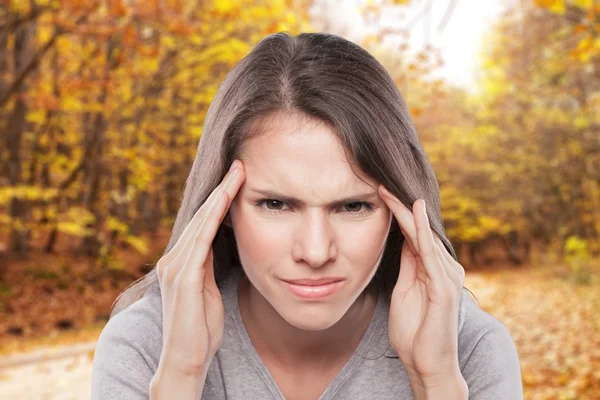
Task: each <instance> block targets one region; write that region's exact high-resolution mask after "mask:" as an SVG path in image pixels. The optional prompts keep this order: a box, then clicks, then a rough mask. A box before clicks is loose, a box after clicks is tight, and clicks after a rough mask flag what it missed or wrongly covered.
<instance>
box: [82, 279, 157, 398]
mask: <svg viewBox="0 0 600 400" xmlns="http://www.w3.org/2000/svg"><path fill="white" fill-rule="evenodd" d="M161 351H162V303H161V298H160V290H159V288H158V287H155V288H150V289H149V290H148V292H147V293H146V294H145V295H144V296H143V297H142V298H140V299H138V300H137V301H135V302H134V303H132V304H131V305H129V306H128V307H127V308H125V309H124V310H122V311H121V312H119V313H118V314H116V315H114V316H113V317H112V318H111V319H109V321H108V322H107V323H106V325H105V326H104V328H103V329H102V332H101V333H100V336H99V337H98V342H97V344H96V350H95V352H94V361H93V370H92V399H109V398H121V399H138V398H140V399H141V398H147V395H148V389H149V384H150V380H151V379H152V377H153V376H154V373H155V371H156V369H157V367H158V362H159V360H160V354H161ZM144 396H146V397H144Z"/></svg>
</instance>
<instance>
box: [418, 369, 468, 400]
mask: <svg viewBox="0 0 600 400" xmlns="http://www.w3.org/2000/svg"><path fill="white" fill-rule="evenodd" d="M408 378H409V382H410V387H411V389H412V393H413V399H414V400H468V398H469V388H468V386H467V382H466V381H465V379H464V378H463V377H462V375H461V374H460V373H454V374H452V375H450V376H448V377H439V378H429V380H426V379H424V378H422V377H421V376H419V375H417V374H416V373H410V372H409V373H408Z"/></svg>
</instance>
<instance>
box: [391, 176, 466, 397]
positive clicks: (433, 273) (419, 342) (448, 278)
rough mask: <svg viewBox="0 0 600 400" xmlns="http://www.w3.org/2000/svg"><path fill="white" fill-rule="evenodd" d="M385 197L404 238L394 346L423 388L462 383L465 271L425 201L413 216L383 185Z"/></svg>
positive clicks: (394, 305)
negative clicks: (461, 312)
mask: <svg viewBox="0 0 600 400" xmlns="http://www.w3.org/2000/svg"><path fill="white" fill-rule="evenodd" d="M380 193H381V194H382V195H383V196H382V198H383V200H384V201H385V203H386V204H387V206H388V208H389V209H390V210H391V211H392V213H393V214H394V216H395V217H396V220H397V221H398V225H399V226H400V229H401V230H402V234H403V235H404V237H405V241H404V245H403V247H402V255H401V261H400V274H399V276H398V282H397V283H396V286H395V288H394V290H393V292H392V298H391V304H390V312H389V329H388V335H389V339H390V343H391V345H392V347H393V348H394V350H396V352H397V353H398V356H399V357H400V360H401V361H402V363H403V365H404V367H405V369H406V371H407V373H408V374H409V378H411V379H420V382H419V385H423V388H424V389H427V388H429V387H434V386H439V385H443V384H445V383H448V382H450V381H451V380H452V379H459V380H460V379H462V376H461V375H460V368H459V365H458V310H459V305H460V298H461V295H462V288H463V283H464V277H465V270H464V268H463V267H462V265H460V264H459V263H458V262H457V261H455V260H454V259H453V258H452V256H451V255H450V254H449V253H448V251H447V250H446V248H445V247H444V245H443V243H442V241H441V240H440V239H439V237H437V235H435V234H434V232H433V231H432V230H431V228H430V226H429V218H428V217H427V214H426V212H425V202H424V201H423V200H417V201H415V202H414V204H413V207H412V212H411V211H410V210H409V209H408V208H407V207H406V206H404V204H402V202H400V201H399V200H398V199H397V198H396V197H395V196H393V195H392V194H390V192H389V191H387V193H386V189H385V188H384V187H383V186H380ZM434 235H435V236H434ZM412 384H413V382H411V385H412Z"/></svg>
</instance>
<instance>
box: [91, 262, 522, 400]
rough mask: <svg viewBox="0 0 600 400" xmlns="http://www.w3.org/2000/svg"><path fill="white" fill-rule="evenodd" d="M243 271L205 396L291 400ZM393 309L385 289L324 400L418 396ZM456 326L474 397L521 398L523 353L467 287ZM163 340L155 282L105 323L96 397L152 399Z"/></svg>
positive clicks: (233, 282) (227, 304)
mask: <svg viewBox="0 0 600 400" xmlns="http://www.w3.org/2000/svg"><path fill="white" fill-rule="evenodd" d="M239 276H240V272H239V271H237V272H236V273H233V274H232V275H231V277H230V279H229V280H228V281H227V282H225V284H224V285H223V287H222V290H221V294H222V297H223V304H224V308H225V330H224V336H223V344H222V346H221V348H220V349H219V350H218V351H217V353H216V355H215V357H214V359H213V361H212V363H211V365H210V367H209V371H208V376H207V378H206V382H205V385H204V390H203V392H202V399H228V400H255V399H256V400H269V399H273V400H285V398H284V396H283V395H282V393H281V391H280V390H279V388H278V387H277V384H276V383H275V381H274V379H273V377H272V376H271V374H270V373H269V371H268V370H267V368H266V367H265V365H264V364H263V363H262V361H261V359H260V357H259V355H258V353H257V352H256V350H255V348H254V346H253V345H252V342H251V341H250V338H249V336H248V332H247V331H246V328H245V326H244V324H243V322H242V318H241V315H240V311H239V303H238V290H237V289H238V286H237V283H238V279H239ZM388 311H389V308H388V307H387V306H386V304H385V302H384V301H383V300H382V298H381V296H379V298H378V300H377V306H376V308H375V312H374V314H373V317H372V319H371V322H370V324H369V326H368V328H367V330H366V332H365V334H364V336H363V338H362V340H361V342H360V344H359V346H358V348H357V349H356V351H355V353H354V355H353V356H352V357H351V358H350V360H349V361H348V362H347V363H346V365H345V366H344V367H343V368H342V370H341V371H340V373H339V374H338V375H337V376H336V377H335V378H334V380H333V381H332V382H331V383H330V384H329V386H328V387H327V389H326V390H325V391H324V392H323V394H322V395H321V397H320V398H319V400H333V399H365V400H366V399H369V400H372V399H378V400H388V399H389V400H399V399H412V398H413V397H412V392H411V389H410V385H409V381H408V377H407V375H406V371H405V370H404V367H403V366H402V363H401V362H400V359H399V358H397V354H396V353H395V352H394V350H393V349H392V348H391V347H389V346H388V345H389V339H388V326H387V324H388ZM458 327H459V334H458V358H459V365H460V369H461V372H462V375H463V377H464V378H465V380H466V382H467V385H468V387H469V399H470V400H520V399H523V387H522V383H521V370H520V366H519V358H518V354H517V349H516V346H515V343H514V341H513V339H512V337H511V335H510V333H509V331H508V329H507V328H506V326H505V325H504V324H503V323H501V322H500V321H498V320H497V319H496V318H494V317H492V316H491V315H490V314H488V313H486V312H485V311H483V310H482V309H481V308H479V307H478V306H477V304H475V303H474V301H473V300H472V299H471V296H470V295H469V293H468V292H467V291H466V290H464V289H463V294H462V298H461V302H460V309H459V316H458ZM162 340H163V339H162V303H161V296H160V287H159V286H158V285H157V286H154V287H152V288H151V289H150V290H148V292H147V293H146V294H145V295H144V297H142V298H141V299H139V300H137V301H136V302H135V303H133V304H131V305H130V306H129V307H127V308H126V309H125V310H123V311H121V312H120V313H118V314H117V315H115V316H114V317H113V318H111V319H110V320H109V321H108V323H107V324H106V326H105V327H104V329H103V330H102V333H101V334H100V337H99V338H98V344H97V345H96V351H95V355H94V362H93V372H92V400H115V399H119V400H142V399H148V398H149V394H148V392H149V385H150V380H151V379H152V377H153V376H154V373H155V372H156V369H157V367H158V362H159V360H160V354H161V351H162Z"/></svg>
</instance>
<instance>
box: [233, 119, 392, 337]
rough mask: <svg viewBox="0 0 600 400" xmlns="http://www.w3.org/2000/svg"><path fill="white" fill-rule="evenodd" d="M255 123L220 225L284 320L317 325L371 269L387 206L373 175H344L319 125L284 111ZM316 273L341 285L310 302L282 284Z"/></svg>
mask: <svg viewBox="0 0 600 400" xmlns="http://www.w3.org/2000/svg"><path fill="white" fill-rule="evenodd" d="M263 124H264V125H263V126H264V127H265V128H266V129H265V132H264V133H262V134H261V135H259V136H257V137H254V138H252V139H250V140H249V141H247V142H246V143H245V146H244V149H243V151H242V153H241V156H240V160H242V162H243V163H244V168H245V174H246V178H245V181H244V183H243V185H242V187H241V188H240V190H239V192H238V194H237V196H236V197H235V199H234V201H233V202H232V204H231V208H230V210H229V216H228V218H230V219H228V221H229V222H228V223H230V224H231V226H232V228H233V230H234V233H235V238H236V241H237V246H238V251H239V255H240V260H241V263H242V267H243V269H244V271H245V273H246V275H247V276H248V279H249V280H250V282H251V283H252V286H253V287H254V288H255V289H256V290H257V291H258V293H260V295H262V296H263V297H264V298H265V299H266V300H267V301H268V302H269V303H270V304H271V306H272V307H273V308H274V309H275V310H276V311H277V312H278V313H279V314H280V315H281V317H282V318H284V319H285V320H286V321H287V322H288V323H290V324H291V325H293V326H295V327H297V328H299V329H305V330H323V329H326V328H328V327H330V326H332V325H333V324H335V323H336V322H337V321H339V320H340V319H341V318H342V317H343V316H344V314H345V313H346V311H348V309H349V308H350V306H351V305H352V304H353V303H354V301H355V300H356V299H357V298H358V296H359V295H360V294H361V293H362V292H363V290H364V289H365V288H366V286H367V285H368V284H369V282H370V281H371V279H372V277H373V276H374V274H375V271H376V270H377V267H378V265H379V262H380V260H381V256H382V254H383V250H384V246H385V242H386V238H387V235H388V231H389V228H390V223H391V217H392V214H391V213H390V211H389V209H388V208H387V207H386V205H385V204H384V203H383V201H382V200H381V199H380V198H379V195H378V194H377V184H378V183H377V182H375V181H373V180H372V179H370V178H368V177H366V176H364V175H361V177H362V178H363V179H364V180H365V181H366V182H368V183H369V184H367V183H365V182H363V181H361V180H360V179H359V178H358V177H357V176H356V175H355V174H354V172H353V171H352V169H351V168H350V165H349V163H348V161H347V160H346V158H345V156H344V153H343V151H342V147H341V145H340V144H339V143H338V141H337V138H336V137H335V136H334V133H333V132H332V131H331V129H330V128H328V127H327V126H326V125H324V124H320V123H317V122H306V121H302V120H299V119H298V118H297V117H293V116H289V115H287V116H283V117H279V118H271V119H269V120H267V121H266V122H263ZM356 169H358V167H356ZM369 185H371V186H369ZM290 199H295V200H290ZM343 199H346V200H344V201H342V200H343ZM340 201H342V202H341V203H340ZM326 277H341V278H343V283H342V284H341V285H340V286H339V288H338V289H337V291H335V292H334V293H333V294H331V295H329V296H327V297H325V298H322V299H317V300H315V299H310V300H307V299H304V298H302V297H298V296H297V295H295V294H294V293H293V292H292V291H290V290H289V289H288V286H287V285H286V284H285V283H284V282H283V280H297V279H319V278H326ZM254 288H251V290H254Z"/></svg>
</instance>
